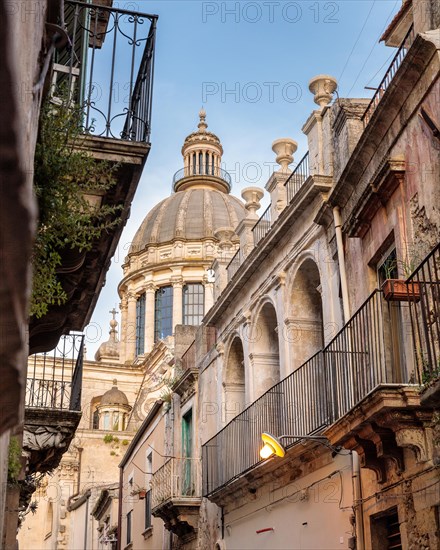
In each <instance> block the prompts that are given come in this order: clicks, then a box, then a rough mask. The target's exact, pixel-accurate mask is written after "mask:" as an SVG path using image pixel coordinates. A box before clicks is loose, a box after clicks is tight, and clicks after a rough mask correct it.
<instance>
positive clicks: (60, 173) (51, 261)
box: [30, 101, 121, 318]
mask: <svg viewBox="0 0 440 550" xmlns="http://www.w3.org/2000/svg"><path fill="white" fill-rule="evenodd" d="M81 122H82V112H81V109H80V108H79V107H78V106H76V105H73V104H72V103H71V102H68V101H63V102H61V104H60V105H56V106H55V105H54V104H53V103H51V102H50V101H47V102H46V104H45V105H44V106H43V109H42V115H41V120H40V131H39V139H38V143H37V146H36V151H35V173H34V189H35V194H36V197H37V201H38V208H39V221H38V228H37V235H36V239H35V244H34V249H33V290H32V297H31V309H30V314H31V316H35V317H36V318H40V317H42V316H44V315H45V314H46V313H47V312H48V309H49V307H50V306H52V305H62V304H64V303H65V302H66V301H67V294H66V292H65V290H64V288H63V286H62V284H61V281H60V279H59V275H58V271H59V268H60V266H61V265H62V261H63V255H64V254H66V251H68V250H75V251H78V252H79V253H81V252H87V251H89V250H91V248H92V245H93V242H94V241H95V240H96V239H98V238H99V237H100V236H101V234H102V233H103V232H104V231H109V230H110V229H112V228H113V227H115V226H117V225H118V224H119V222H120V220H119V215H117V214H118V213H119V212H120V211H121V207H120V206H111V205H106V204H103V205H101V206H100V207H99V208H97V207H96V205H94V204H93V203H92V202H91V201H90V200H88V199H87V194H88V193H93V194H101V195H104V194H105V192H106V191H108V190H109V189H111V188H112V187H113V186H114V185H115V183H116V179H115V170H116V169H117V166H115V165H110V164H109V163H108V162H103V161H97V160H95V159H94V158H93V157H92V156H91V155H90V154H88V153H87V152H85V151H83V150H80V149H79V147H80V146H81V142H82V141H83V140H84V136H83V133H82V127H81Z"/></svg>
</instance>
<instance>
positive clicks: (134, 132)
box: [51, 0, 157, 143]
mask: <svg viewBox="0 0 440 550" xmlns="http://www.w3.org/2000/svg"><path fill="white" fill-rule="evenodd" d="M103 4H104V2H102V0H97V1H96V3H87V2H81V1H78V0H66V3H65V17H64V19H65V27H66V32H67V34H68V35H69V42H68V45H67V46H66V47H65V48H64V49H62V50H61V51H59V52H57V55H56V59H55V63H54V66H53V80H52V93H51V94H52V99H53V101H54V102H55V103H56V102H57V99H58V100H59V101H62V99H60V98H62V97H63V96H65V95H66V93H67V95H68V98H69V100H73V101H75V102H77V103H78V104H79V105H81V106H82V107H83V113H84V116H83V128H84V132H85V133H88V134H92V135H97V136H103V137H107V138H117V139H123V140H132V141H137V142H147V143H148V142H149V140H150V125H151V104H152V91H153V69H154V51H155V35H156V21H157V16H156V15H149V14H146V13H138V12H135V11H129V10H123V9H117V8H113V7H107V6H105V5H103Z"/></svg>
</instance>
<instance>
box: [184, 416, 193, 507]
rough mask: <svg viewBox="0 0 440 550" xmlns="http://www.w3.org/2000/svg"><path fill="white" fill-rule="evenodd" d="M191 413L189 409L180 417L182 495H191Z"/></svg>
mask: <svg viewBox="0 0 440 550" xmlns="http://www.w3.org/2000/svg"><path fill="white" fill-rule="evenodd" d="M192 457H193V415H192V409H190V410H189V411H188V412H187V413H186V414H185V415H184V416H183V417H182V495H183V496H192V495H193V487H192V486H193V480H192V462H193V461H192Z"/></svg>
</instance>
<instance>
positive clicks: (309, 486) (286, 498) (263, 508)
mask: <svg viewBox="0 0 440 550" xmlns="http://www.w3.org/2000/svg"><path fill="white" fill-rule="evenodd" d="M346 469H347V468H340V469H339V470H334V471H333V472H331V473H330V474H329V475H327V476H325V477H323V478H321V479H318V480H316V481H314V482H313V483H311V484H310V485H308V486H307V487H303V488H302V489H299V490H297V491H294V492H293V493H291V494H290V495H286V496H283V497H280V498H278V499H276V500H274V501H272V502H270V503H269V504H266V505H264V506H260V508H257V509H255V510H252V511H251V512H249V513H248V514H243V515H242V516H240V517H238V518H235V519H233V520H231V521H228V522H227V525H232V524H233V523H237V522H238V521H240V520H242V519H245V518H247V517H249V516H252V515H253V514H255V513H257V512H260V511H261V510H265V509H267V508H270V507H272V506H274V505H275V504H279V503H280V502H283V501H284V500H288V499H290V498H293V497H294V496H296V495H298V494H300V493H302V492H303V491H308V490H309V489H311V488H312V487H314V486H315V485H318V484H319V483H322V482H323V481H326V480H327V479H331V478H332V477H334V476H336V475H339V477H340V479H341V487H342V474H341V472H342V471H343V470H346ZM341 504H342V495H341V497H340V499H339V507H340V505H341ZM340 509H341V510H344V508H341V507H340ZM350 509H351V507H350Z"/></svg>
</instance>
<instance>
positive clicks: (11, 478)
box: [8, 435, 21, 483]
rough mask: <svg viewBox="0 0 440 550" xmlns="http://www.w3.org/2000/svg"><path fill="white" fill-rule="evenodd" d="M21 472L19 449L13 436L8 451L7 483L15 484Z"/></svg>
mask: <svg viewBox="0 0 440 550" xmlns="http://www.w3.org/2000/svg"><path fill="white" fill-rule="evenodd" d="M20 471H21V447H20V444H19V442H18V439H17V437H15V436H14V435H13V436H12V437H11V439H10V441H9V449H8V483H17V481H18V476H19V475H20Z"/></svg>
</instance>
